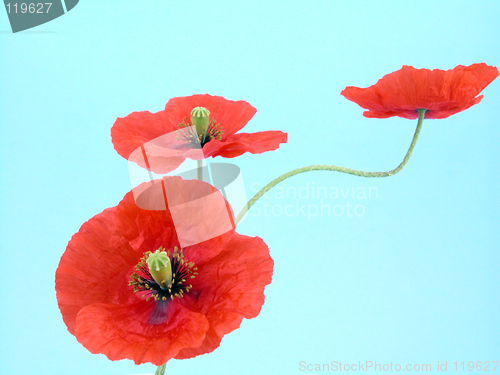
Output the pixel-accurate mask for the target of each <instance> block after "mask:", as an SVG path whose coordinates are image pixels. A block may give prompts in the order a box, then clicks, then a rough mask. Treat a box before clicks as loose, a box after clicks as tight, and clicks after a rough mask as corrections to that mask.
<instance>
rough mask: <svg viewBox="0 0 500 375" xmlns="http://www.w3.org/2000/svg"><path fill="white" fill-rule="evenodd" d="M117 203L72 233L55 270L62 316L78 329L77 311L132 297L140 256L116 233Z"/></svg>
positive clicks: (73, 328)
mask: <svg viewBox="0 0 500 375" xmlns="http://www.w3.org/2000/svg"><path fill="white" fill-rule="evenodd" d="M115 212H116V207H113V208H108V209H107V210H105V211H103V212H102V213H100V214H98V215H96V216H94V217H93V218H92V219H90V220H89V221H87V222H86V223H84V224H83V225H82V227H81V228H80V230H79V231H78V233H76V234H75V235H73V237H72V238H71V240H70V241H69V243H68V247H67V248H66V251H65V252H64V254H63V256H62V257H61V260H60V262H59V267H58V268H57V271H56V293H57V302H58V304H59V309H60V310H61V313H62V316H63V320H64V322H65V323H66V326H67V327H68V330H69V331H70V332H71V333H73V334H74V333H75V319H76V315H77V314H78V312H79V311H80V310H81V309H82V308H83V307H84V306H87V305H90V304H93V303H100V302H107V303H124V302H126V301H127V300H128V299H129V297H130V291H129V287H128V286H127V284H128V281H129V275H130V270H131V269H133V267H134V266H135V265H136V264H137V262H138V261H139V256H138V255H137V253H136V252H135V251H134V250H133V249H132V248H131V247H130V245H129V244H128V242H127V241H126V240H125V239H124V238H123V237H122V236H120V234H119V233H117V231H116V229H117V225H116V218H115Z"/></svg>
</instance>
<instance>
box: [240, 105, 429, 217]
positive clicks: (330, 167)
mask: <svg viewBox="0 0 500 375" xmlns="http://www.w3.org/2000/svg"><path fill="white" fill-rule="evenodd" d="M425 111H426V110H425V109H419V110H418V123H417V128H416V129H415V134H414V135H413V139H412V141H411V144H410V148H409V149H408V152H407V153H406V155H405V157H404V159H403V161H402V162H401V164H399V165H398V166H397V167H396V168H394V169H392V170H390V171H387V172H364V171H358V170H356V169H350V168H345V167H338V166H336V165H309V166H307V167H302V168H297V169H294V170H292V171H290V172H287V173H285V174H282V175H281V176H279V177H278V178H276V179H275V180H273V181H271V182H270V183H269V184H267V185H266V186H264V187H263V188H262V189H260V191H259V192H258V193H257V194H255V195H254V196H253V198H252V199H250V200H249V201H248V203H247V204H246V206H245V207H243V209H242V210H241V211H240V213H239V214H238V216H237V217H236V221H235V224H236V225H238V223H239V222H240V221H241V219H242V218H243V216H245V214H246V213H247V211H248V210H249V209H250V207H252V206H253V204H254V203H255V202H257V201H258V200H259V198H260V197H262V196H263V195H264V194H265V193H267V192H268V191H269V190H271V189H272V188H273V187H274V186H276V185H277V184H279V183H280V182H282V181H285V180H286V179H287V178H290V177H292V176H295V175H296V174H299V173H304V172H310V171H334V172H342V173H348V174H352V175H355V176H360V177H389V176H392V175H395V174H396V173H398V172H399V171H401V170H402V169H403V168H404V166H405V165H406V163H408V160H410V156H411V154H412V153H413V149H414V148H415V145H416V144H417V140H418V136H419V135H420V129H421V128H422V124H423V122H424V117H425Z"/></svg>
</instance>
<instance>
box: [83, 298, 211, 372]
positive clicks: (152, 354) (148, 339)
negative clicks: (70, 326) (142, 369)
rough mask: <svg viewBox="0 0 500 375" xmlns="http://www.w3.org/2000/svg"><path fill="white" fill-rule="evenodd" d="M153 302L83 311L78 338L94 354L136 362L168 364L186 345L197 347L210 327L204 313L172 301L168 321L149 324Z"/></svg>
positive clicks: (114, 359) (95, 307)
mask: <svg viewBox="0 0 500 375" xmlns="http://www.w3.org/2000/svg"><path fill="white" fill-rule="evenodd" d="M152 307H154V302H153V301H141V302H138V303H136V304H133V305H124V306H120V305H112V304H95V305H91V306H87V307H85V308H84V309H82V310H81V311H80V313H79V314H78V317H77V324H76V337H77V339H78V341H79V342H80V343H81V344H82V345H83V346H85V347H86V348H87V349H88V350H89V351H90V352H91V353H94V354H98V353H102V354H105V355H106V357H108V358H109V359H110V360H112V361H116V360H120V359H126V358H128V359H133V360H134V362H135V363H136V364H141V363H145V362H151V363H153V364H155V365H157V366H160V365H162V364H164V363H166V362H167V361H168V360H170V359H171V358H173V357H174V356H176V355H177V354H178V353H179V350H181V349H182V348H186V347H187V348H189V347H197V346H199V345H200V344H201V343H202V341H203V340H204V338H205V334H206V332H207V330H208V328H209V324H208V321H207V319H206V318H205V316H204V315H203V314H200V313H197V312H193V311H190V310H188V309H186V308H185V307H183V306H182V305H180V304H178V303H175V302H174V301H172V302H171V303H169V305H168V322H167V323H164V324H159V325H152V324H149V323H148V319H149V317H150V316H151V310H152Z"/></svg>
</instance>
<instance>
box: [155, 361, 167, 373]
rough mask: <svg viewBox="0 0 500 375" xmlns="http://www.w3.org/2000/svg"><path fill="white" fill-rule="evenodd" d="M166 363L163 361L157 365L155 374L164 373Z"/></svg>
mask: <svg viewBox="0 0 500 375" xmlns="http://www.w3.org/2000/svg"><path fill="white" fill-rule="evenodd" d="M166 365H167V364H166V363H164V364H163V365H161V366H158V368H157V369H156V372H155V375H165V366H166Z"/></svg>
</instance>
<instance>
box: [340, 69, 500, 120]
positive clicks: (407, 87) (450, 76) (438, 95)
mask: <svg viewBox="0 0 500 375" xmlns="http://www.w3.org/2000/svg"><path fill="white" fill-rule="evenodd" d="M498 74H499V72H498V69H497V68H496V67H494V66H488V65H486V64H484V63H481V64H473V65H471V66H463V65H458V66H457V67H456V68H454V69H451V70H439V69H434V70H429V69H415V68H413V67H412V66H406V65H404V66H403V67H402V68H401V69H400V70H398V71H396V72H393V73H390V74H387V75H386V76H384V77H382V78H381V79H379V80H378V82H377V83H376V84H375V85H373V86H370V87H367V88H359V87H353V86H349V87H346V88H345V90H343V91H342V92H341V95H343V96H344V97H345V98H346V99H348V100H351V101H353V102H355V103H357V104H359V106H361V107H363V108H365V109H368V111H365V112H363V115H364V116H365V117H375V118H387V117H392V116H399V117H404V118H407V119H416V118H417V117H418V109H426V110H427V111H426V112H425V118H429V119H439V118H446V117H448V116H451V115H453V114H455V113H458V112H461V111H463V110H466V109H467V108H469V107H472V106H473V105H474V104H477V103H479V102H480V101H481V99H482V98H483V95H480V96H477V95H478V94H479V93H480V92H481V91H482V90H483V89H484V88H485V87H486V86H488V85H489V84H490V83H491V82H492V81H493V80H494V79H495V78H496V77H498Z"/></svg>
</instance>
